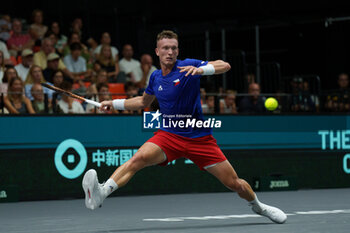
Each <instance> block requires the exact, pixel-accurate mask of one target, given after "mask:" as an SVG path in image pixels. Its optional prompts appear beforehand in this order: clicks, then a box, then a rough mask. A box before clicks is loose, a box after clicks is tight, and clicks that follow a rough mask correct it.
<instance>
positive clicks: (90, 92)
mask: <svg viewBox="0 0 350 233" xmlns="http://www.w3.org/2000/svg"><path fill="white" fill-rule="evenodd" d="M101 83H105V84H107V85H108V77H107V71H106V70H104V69H100V70H99V71H98V73H97V76H96V78H95V80H94V82H93V83H92V84H91V85H90V86H89V87H88V89H87V96H88V98H91V97H94V96H96V95H97V93H98V90H97V86H98V85H100V84H101Z"/></svg>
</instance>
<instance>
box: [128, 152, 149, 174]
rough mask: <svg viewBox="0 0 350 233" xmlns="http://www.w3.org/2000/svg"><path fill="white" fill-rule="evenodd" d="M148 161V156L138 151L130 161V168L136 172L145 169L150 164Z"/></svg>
mask: <svg viewBox="0 0 350 233" xmlns="http://www.w3.org/2000/svg"><path fill="white" fill-rule="evenodd" d="M147 161H148V159H147V155H146V154H145V153H144V152H142V151H138V152H136V154H135V155H134V156H133V157H132V158H131V159H130V160H129V161H128V162H129V164H128V166H129V168H130V169H132V170H135V171H138V170H140V169H142V168H144V167H146V166H147V165H148V164H147V163H148V162H147Z"/></svg>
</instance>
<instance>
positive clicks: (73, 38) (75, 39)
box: [63, 32, 92, 67]
mask: <svg viewBox="0 0 350 233" xmlns="http://www.w3.org/2000/svg"><path fill="white" fill-rule="evenodd" d="M73 43H79V44H80V45H81V47H82V49H81V56H82V57H83V58H84V59H85V61H86V63H87V64H88V66H89V65H90V67H91V64H92V60H91V56H90V52H89V49H88V47H86V45H84V44H83V43H81V39H80V36H79V34H78V33H76V32H73V33H72V34H71V35H70V37H69V41H68V44H66V45H65V46H64V48H63V56H64V57H65V56H67V55H69V54H70V53H71V51H70V47H69V46H70V45H71V44H73Z"/></svg>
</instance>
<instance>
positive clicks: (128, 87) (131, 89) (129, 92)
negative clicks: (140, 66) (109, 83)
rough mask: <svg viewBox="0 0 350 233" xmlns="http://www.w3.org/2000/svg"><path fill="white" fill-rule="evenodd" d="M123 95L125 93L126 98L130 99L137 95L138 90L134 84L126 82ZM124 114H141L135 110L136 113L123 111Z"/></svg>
mask: <svg viewBox="0 0 350 233" xmlns="http://www.w3.org/2000/svg"><path fill="white" fill-rule="evenodd" d="M124 88H125V93H126V96H127V97H126V98H127V99H129V98H132V97H135V96H137V95H138V93H139V88H138V87H137V86H136V84H135V83H133V82H130V81H129V82H126V83H125V87H124ZM123 113H124V114H141V113H142V111H141V110H137V111H131V110H124V111H123Z"/></svg>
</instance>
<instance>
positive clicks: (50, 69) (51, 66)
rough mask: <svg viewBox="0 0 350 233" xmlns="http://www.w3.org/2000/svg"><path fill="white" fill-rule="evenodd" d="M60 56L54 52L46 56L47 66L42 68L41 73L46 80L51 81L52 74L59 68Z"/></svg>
mask: <svg viewBox="0 0 350 233" xmlns="http://www.w3.org/2000/svg"><path fill="white" fill-rule="evenodd" d="M59 60H60V57H59V56H58V54H56V53H51V54H49V56H48V57H47V67H46V68H45V69H44V70H43V75H44V78H45V80H46V81H48V82H50V83H52V82H53V80H52V79H51V78H52V74H53V73H54V72H55V71H57V70H59V68H58V64H59Z"/></svg>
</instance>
